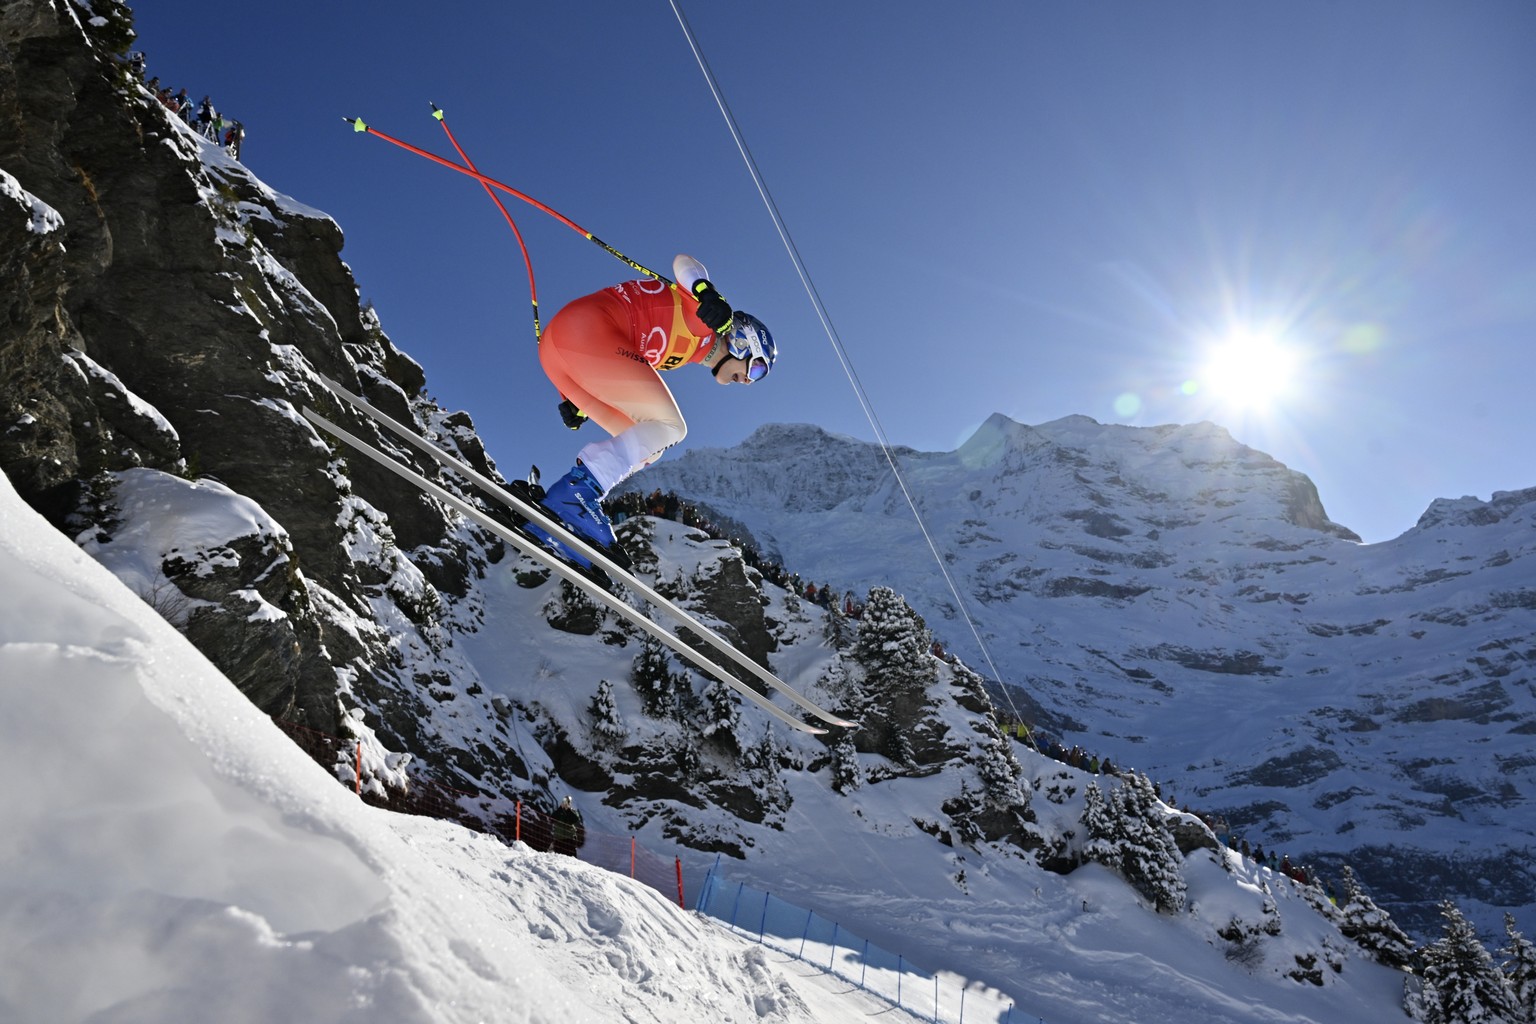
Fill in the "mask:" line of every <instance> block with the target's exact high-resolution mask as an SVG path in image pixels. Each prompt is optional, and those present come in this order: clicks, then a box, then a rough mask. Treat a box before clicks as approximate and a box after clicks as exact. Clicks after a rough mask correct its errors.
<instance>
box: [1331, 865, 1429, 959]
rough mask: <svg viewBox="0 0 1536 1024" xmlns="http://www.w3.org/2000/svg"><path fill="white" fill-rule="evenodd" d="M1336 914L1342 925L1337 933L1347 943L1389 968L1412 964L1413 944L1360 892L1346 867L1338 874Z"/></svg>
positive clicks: (1360, 889)
mask: <svg viewBox="0 0 1536 1024" xmlns="http://www.w3.org/2000/svg"><path fill="white" fill-rule="evenodd" d="M1339 885H1340V888H1341V889H1342V890H1343V891H1342V892H1341V893H1340V894H1339V913H1340V914H1342V915H1343V917H1344V923H1343V924H1342V925H1340V926H1339V931H1341V932H1342V933H1343V934H1344V937H1345V938H1346V939H1351V940H1353V941H1354V943H1355V944H1356V945H1358V946H1359V947H1360V948H1361V949H1364V950H1365V951H1366V952H1368V953H1370V954H1371V955H1372V956H1374V957H1375V958H1376V959H1377V960H1379V961H1380V962H1381V963H1384V964H1386V965H1387V966H1389V967H1408V966H1409V965H1411V964H1412V963H1413V940H1412V939H1410V938H1408V936H1407V934H1406V933H1404V931H1403V930H1402V929H1401V928H1399V927H1398V926H1397V922H1395V921H1393V920H1392V916H1391V915H1390V914H1388V913H1387V912H1386V911H1385V910H1383V909H1381V907H1379V906H1377V905H1376V901H1375V900H1373V899H1371V897H1370V896H1369V895H1367V894H1366V892H1365V890H1364V889H1362V888H1360V883H1359V881H1357V880H1356V878H1355V872H1354V870H1353V869H1352V868H1350V866H1349V865H1347V864H1346V865H1345V866H1344V869H1343V870H1342V871H1341V872H1340V873H1339Z"/></svg>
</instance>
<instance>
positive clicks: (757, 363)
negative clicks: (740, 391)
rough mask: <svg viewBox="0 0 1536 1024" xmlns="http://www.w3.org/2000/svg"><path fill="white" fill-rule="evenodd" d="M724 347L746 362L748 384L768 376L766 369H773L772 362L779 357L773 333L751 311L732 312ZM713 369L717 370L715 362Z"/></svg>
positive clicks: (717, 365)
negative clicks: (729, 331)
mask: <svg viewBox="0 0 1536 1024" xmlns="http://www.w3.org/2000/svg"><path fill="white" fill-rule="evenodd" d="M726 348H727V350H728V351H729V353H730V354H731V355H732V356H734V357H735V358H737V359H740V360H741V361H742V362H744V363H746V364H747V376H746V383H748V384H752V383H754V382H756V381H759V380H762V379H763V378H764V377H766V376H768V371H769V370H771V369H773V364H774V362H775V361H776V360H777V359H778V358H779V347H778V345H776V344H774V341H773V335H771V334H769V333H768V328H767V326H766V325H764V323H763V322H762V321H761V320H759V319H758V318H757V317H755V316H753V315H752V314H751V313H742V312H739V311H738V312H737V313H736V314H734V317H733V323H732V325H731V333H730V336H729V337H728V338H726ZM720 362H721V363H723V362H725V360H723V359H722V360H721V361H720ZM715 369H716V371H717V372H718V370H719V369H720V366H719V364H716V366H715Z"/></svg>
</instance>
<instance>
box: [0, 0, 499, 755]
mask: <svg viewBox="0 0 1536 1024" xmlns="http://www.w3.org/2000/svg"><path fill="white" fill-rule="evenodd" d="M95 7H96V13H97V14H98V16H99V17H98V18H96V19H92V20H91V21H90V22H89V23H86V24H82V23H81V21H78V20H76V18H75V10H74V8H72V7H71V5H69V4H46V3H35V2H14V3H7V4H5V5H4V7H3V9H0V125H3V126H4V128H3V130H0V169H3V171H4V172H5V177H4V178H0V182H3V188H0V279H3V280H0V308H3V309H4V311H5V315H4V322H3V333H0V420H3V423H4V429H0V465H3V467H4V469H5V472H6V473H7V475H8V476H10V477H11V479H12V480H13V481H14V482H15V484H16V486H17V490H18V491H19V492H20V493H21V495H22V496H23V497H24V498H25V499H26V500H27V501H28V502H29V503H30V504H32V505H33V506H34V507H35V508H37V509H38V510H39V511H41V512H42V513H43V514H44V515H45V516H47V517H48V518H49V519H50V520H52V521H53V522H54V523H56V524H58V525H59V526H60V527H61V528H64V529H67V530H68V531H69V532H70V533H71V534H72V535H75V536H82V537H83V536H87V535H89V534H92V533H101V534H103V536H109V535H110V529H109V528H110V526H111V524H110V523H108V522H106V521H105V520H104V518H103V516H104V509H103V507H102V502H103V501H105V500H108V498H109V495H108V492H111V491H113V490H114V484H113V482H112V479H111V477H109V476H107V474H114V473H121V472H123V471H126V470H134V469H139V470H143V471H153V472H156V473H160V474H169V475H173V476H176V477H181V478H186V479H199V478H208V479H213V480H217V481H219V482H220V483H221V484H223V485H224V486H226V487H227V488H228V489H229V490H230V491H231V492H233V493H234V494H237V495H247V496H249V497H251V498H253V499H255V501H256V502H257V503H258V504H259V505H260V506H261V507H262V508H263V509H265V510H266V512H267V513H268V514H269V515H270V517H271V518H272V519H273V520H275V521H276V522H278V523H281V524H282V527H281V537H280V538H279V537H278V536H276V535H275V534H274V535H268V536H259V535H255V534H252V535H249V536H246V537H241V538H234V539H233V543H232V544H230V545H228V552H227V553H228V556H229V557H228V558H227V559H226V560H225V561H224V562H223V563H222V564H221V566H220V567H219V569H218V570H217V571H213V572H203V571H201V570H202V569H206V568H207V566H206V565H203V566H201V567H200V566H198V565H194V564H192V563H190V562H187V561H185V560H184V559H181V558H178V557H175V556H167V557H166V558H165V559H164V561H163V563H162V565H161V566H160V578H159V579H157V580H155V581H147V582H146V587H152V588H153V589H154V590H155V593H156V594H157V595H159V599H160V600H162V601H164V600H165V599H166V598H165V594H166V591H165V590H164V587H165V586H166V585H169V586H170V587H173V588H175V589H176V590H178V591H179V592H180V593H181V594H182V595H183V597H184V598H185V599H186V600H187V601H189V602H191V605H192V611H191V612H190V613H189V614H188V616H187V621H186V623H185V628H186V630H187V633H188V635H189V636H190V637H191V638H192V639H193V640H194V642H196V643H197V644H198V645H199V647H200V648H201V649H202V650H203V651H204V652H205V653H206V654H207V655H208V656H209V657H210V658H212V659H213V661H214V662H215V664H217V665H219V667H220V668H222V669H223V670H224V671H225V672H226V674H228V675H229V676H230V678H231V679H233V680H235V681H236V682H238V683H239V684H240V685H241V686H242V687H243V688H245V690H246V692H247V693H249V694H250V696H251V697H252V699H253V700H254V701H255V702H256V703H257V704H259V705H260V706H261V707H262V708H263V710H266V711H268V712H269V713H272V714H274V715H279V716H282V717H285V718H289V719H293V720H297V721H300V722H305V723H309V724H312V725H314V726H317V727H320V728H326V729H329V730H330V731H332V732H338V731H340V728H339V727H340V722H339V719H338V714H339V710H340V706H341V705H340V702H339V701H338V675H337V667H338V665H350V666H351V668H350V669H349V671H348V673H347V674H348V677H349V678H351V679H353V680H354V685H356V686H357V687H358V688H359V689H360V690H362V691H365V692H366V691H368V690H370V689H374V688H384V689H390V688H393V687H395V686H397V685H399V683H400V682H401V681H399V680H392V679H391V678H390V677H391V676H392V674H393V671H394V669H393V667H392V666H391V664H390V657H389V655H388V652H387V645H386V644H385V643H383V642H382V638H381V637H377V636H376V637H375V640H378V641H380V642H376V643H372V644H370V643H369V642H368V639H367V638H366V637H365V636H362V635H360V633H359V632H358V630H356V629H354V628H351V625H350V624H348V626H347V628H338V627H339V626H340V625H341V621H340V620H342V619H344V618H346V617H347V613H348V612H352V613H356V612H362V611H364V610H366V609H367V608H368V607H369V600H370V599H371V595H372V594H373V592H374V591H375V590H376V589H377V588H380V587H384V588H385V589H386V590H387V587H386V586H385V584H386V582H387V579H388V575H389V573H388V572H387V571H386V569H385V568H383V567H380V566H370V565H369V564H368V563H367V562H366V560H359V559H357V558H355V557H352V556H351V555H350V554H349V552H348V538H347V536H346V529H345V527H344V526H343V525H342V524H344V523H345V522H346V521H347V518H348V516H347V515H346V514H345V509H346V508H347V507H348V505H349V503H350V502H351V500H352V499H351V498H350V493H351V491H352V489H353V488H356V491H357V493H358V494H361V495H364V496H366V497H367V498H368V500H369V501H370V502H371V503H372V505H373V506H374V507H376V508H378V509H382V510H385V511H386V512H387V514H388V517H389V519H388V522H389V525H390V528H391V530H392V534H393V536H392V539H393V541H394V543H396V544H399V545H402V546H403V545H409V546H412V547H418V546H419V547H427V548H443V549H447V550H449V551H451V553H452V555H453V557H450V558H444V559H442V563H443V564H447V563H452V564H454V565H456V566H458V569H457V571H456V572H449V573H443V574H440V575H439V576H438V577H437V579H436V583H437V585H441V586H450V587H451V586H455V585H456V586H457V587H458V588H459V589H460V590H461V591H462V590H463V589H464V587H465V585H466V583H467V577H466V575H465V571H464V567H465V566H466V565H467V564H468V563H469V562H470V561H472V559H469V558H468V557H467V553H466V551H465V550H464V541H463V539H462V538H459V537H457V536H455V537H450V533H451V532H452V530H451V528H450V525H449V524H448V523H447V522H446V521H445V519H444V517H443V515H442V513H441V511H440V510H437V509H435V508H434V507H432V506H431V505H430V504H429V503H427V502H426V501H424V500H423V499H421V498H420V497H419V496H418V495H416V494H415V493H413V492H410V491H407V490H402V489H401V488H399V487H397V486H395V485H394V484H393V483H392V482H390V481H388V480H386V479H383V476H384V474H383V473H382V471H380V472H379V473H372V472H369V471H368V470H367V469H365V468H363V467H353V469H354V475H353V476H351V477H348V476H347V475H345V474H344V473H343V472H342V471H341V470H339V469H338V466H337V463H336V462H335V459H334V456H333V454H332V452H331V451H330V449H329V448H328V446H327V445H325V444H322V443H318V439H317V436H316V433H315V431H314V430H313V429H312V428H311V427H310V426H309V425H308V424H307V423H305V422H304V421H303V420H302V419H300V418H299V417H298V416H297V414H296V413H297V409H298V408H299V407H300V406H302V405H306V404H314V405H319V406H320V407H322V408H327V409H330V410H331V411H334V408H333V405H334V404H333V403H327V402H324V401H317V398H316V396H315V391H316V389H315V388H313V387H312V386H311V384H310V382H309V379H308V375H309V374H310V373H312V372H313V371H314V370H319V371H321V372H323V373H326V374H332V375H335V376H337V377H339V378H341V379H343V380H346V381H348V382H353V383H355V382H359V381H361V382H362V383H361V386H362V387H363V389H364V390H365V391H366V392H367V393H368V394H369V395H370V396H371V397H373V398H375V399H376V400H378V401H380V402H381V404H384V405H386V406H388V407H391V408H392V409H394V410H395V411H396V412H397V413H401V414H403V415H404V416H405V417H406V418H410V417H411V416H412V415H413V413H412V410H410V408H409V401H410V399H411V398H412V397H414V396H416V395H417V394H418V393H419V391H420V390H421V388H422V385H423V384H424V378H423V376H422V373H421V370H420V368H419V367H418V366H416V365H415V364H414V363H413V362H412V361H411V360H410V359H408V358H406V357H404V356H402V355H401V354H400V353H399V352H398V351H396V350H395V349H394V348H393V346H392V345H391V344H390V343H389V340H388V339H387V338H386V337H384V335H383V333H382V332H381V331H380V330H379V329H378V325H377V322H376V321H374V320H373V319H372V318H371V316H370V315H368V314H366V313H364V312H363V311H362V310H361V309H360V308H359V302H358V293H357V287H356V285H355V283H354V282H353V280H352V278H351V274H350V273H349V271H348V270H347V267H346V266H345V264H343V263H342V262H341V260H340V258H339V256H338V254H339V252H340V250H341V244H342V236H341V231H340V229H339V228H338V227H337V226H336V224H335V223H334V222H333V221H331V220H330V219H328V218H326V217H324V216H321V215H318V214H315V213H314V212H313V211H309V210H307V209H305V208H303V207H300V206H298V205H297V204H292V203H289V202H287V201H285V200H284V198H283V197H281V196H279V195H277V194H276V193H273V192H272V191H271V190H270V189H268V188H267V187H266V186H265V185H263V184H262V183H261V182H259V181H257V180H256V179H255V178H253V177H251V176H250V175H249V174H248V173H247V172H246V171H245V170H244V169H243V168H242V167H241V166H240V165H239V164H238V163H236V162H235V161H233V160H231V159H229V158H228V157H227V156H225V155H224V154H223V153H222V152H220V151H218V150H217V149H216V148H215V147H212V146H209V145H207V144H205V143H204V142H202V141H201V140H200V139H198V138H197V137H196V136H194V135H193V134H192V133H191V132H189V131H187V130H186V129H185V127H184V126H182V125H181V124H179V122H177V120H176V119H175V118H173V117H170V116H168V112H167V111H166V110H165V109H164V108H163V107H162V106H161V105H160V104H158V103H156V102H153V100H152V99H151V98H150V96H149V94H148V92H147V91H145V90H144V89H143V88H142V87H141V86H140V85H139V84H138V83H137V82H136V81H134V80H133V78H132V76H131V74H130V73H129V70H128V68H127V66H126V65H125V63H124V62H123V61H121V60H120V59H118V57H117V56H116V54H117V53H119V52H120V51H121V50H122V48H123V47H125V46H126V44H127V41H128V40H129V39H130V38H131V35H130V34H129V33H128V30H127V17H128V16H127V12H126V8H122V7H121V6H120V5H116V4H113V3H110V2H109V3H98V4H96V5H95ZM463 425H465V426H467V424H463ZM253 439H260V440H259V443H253ZM481 461H482V463H483V461H484V460H483V453H482V455H481ZM481 557H482V558H483V556H481ZM319 592H323V596H321V594H320V593H319ZM317 596H319V597H320V599H319V600H317ZM257 600H259V601H261V602H264V603H266V604H268V605H270V606H271V607H272V608H273V609H275V610H276V613H275V614H273V615H268V616H259V615H252V611H253V602H255V601H257ZM410 614H415V615H416V617H418V618H419V617H420V615H421V611H420V609H417V610H416V611H415V612H414V613H410ZM407 617H410V615H409V614H408V615H407ZM354 673H355V674H354ZM403 699H404V700H405V702H406V703H407V704H409V703H410V701H411V700H413V699H414V698H412V697H409V696H408V695H407V696H404V698H403Z"/></svg>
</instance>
